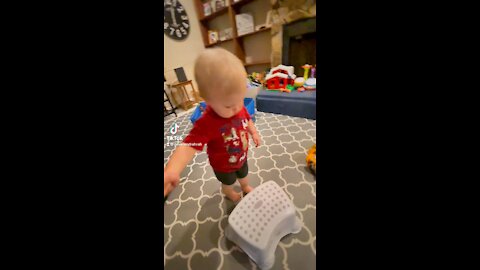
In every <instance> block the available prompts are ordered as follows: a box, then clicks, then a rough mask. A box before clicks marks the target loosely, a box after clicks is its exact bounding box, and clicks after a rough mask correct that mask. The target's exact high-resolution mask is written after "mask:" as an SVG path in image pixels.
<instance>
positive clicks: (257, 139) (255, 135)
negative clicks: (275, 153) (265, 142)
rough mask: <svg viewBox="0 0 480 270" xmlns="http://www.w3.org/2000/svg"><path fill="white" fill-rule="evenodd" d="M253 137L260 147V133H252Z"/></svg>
mask: <svg viewBox="0 0 480 270" xmlns="http://www.w3.org/2000/svg"><path fill="white" fill-rule="evenodd" d="M252 139H253V142H254V143H255V145H256V146H257V147H259V146H260V135H258V133H256V132H255V133H254V134H253V135H252Z"/></svg>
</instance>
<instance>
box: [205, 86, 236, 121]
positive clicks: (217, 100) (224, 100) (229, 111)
mask: <svg viewBox="0 0 480 270" xmlns="http://www.w3.org/2000/svg"><path fill="white" fill-rule="evenodd" d="M244 96H245V95H244V93H243V92H241V91H239V92H237V93H232V94H230V95H228V97H227V96H221V95H213V96H212V97H209V98H208V100H206V102H207V104H208V105H209V106H210V107H211V108H212V109H213V110H214V111H215V112H216V113H217V114H218V115H219V116H221V117H223V118H230V117H232V116H234V115H236V114H237V113H239V112H240V110H241V109H242V108H243V99H244Z"/></svg>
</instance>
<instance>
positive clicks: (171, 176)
mask: <svg viewBox="0 0 480 270" xmlns="http://www.w3.org/2000/svg"><path fill="white" fill-rule="evenodd" d="M163 179H164V180H163V181H164V182H163V194H164V197H167V195H168V194H169V193H170V192H172V190H174V189H175V187H177V185H178V183H179V182H180V175H178V174H175V173H172V172H169V171H164V172H163Z"/></svg>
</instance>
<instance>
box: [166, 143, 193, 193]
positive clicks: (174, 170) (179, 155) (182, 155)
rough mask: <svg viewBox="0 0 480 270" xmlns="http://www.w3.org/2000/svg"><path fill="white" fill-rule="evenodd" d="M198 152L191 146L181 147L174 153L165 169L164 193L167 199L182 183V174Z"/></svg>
mask: <svg viewBox="0 0 480 270" xmlns="http://www.w3.org/2000/svg"><path fill="white" fill-rule="evenodd" d="M196 153H197V150H196V149H195V148H192V147H190V146H184V145H180V146H178V147H177V148H176V149H175V151H174V152H173V154H172V156H171V157H170V160H169V161H168V163H167V166H165V168H164V169H163V177H164V183H163V193H164V196H165V197H166V196H167V195H168V194H169V193H170V192H171V191H172V190H173V189H174V188H175V187H176V186H177V185H178V183H179V182H180V173H181V172H182V171H183V169H185V167H186V166H187V164H188V163H189V162H190V161H191V160H192V159H193V157H194V156H195V154H196Z"/></svg>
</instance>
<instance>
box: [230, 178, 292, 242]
mask: <svg viewBox="0 0 480 270" xmlns="http://www.w3.org/2000/svg"><path fill="white" fill-rule="evenodd" d="M294 209H295V208H294V206H293V204H292V202H291V201H290V199H289V198H288V197H287V195H286V194H285V192H284V191H283V190H282V189H281V188H280V186H278V185H277V184H275V183H274V182H267V183H265V184H263V185H261V186H259V187H257V188H256V189H255V190H254V191H253V192H251V193H250V194H248V195H247V196H245V198H244V199H243V200H242V201H241V202H240V203H239V204H238V205H237V206H236V207H235V209H234V210H233V212H232V213H231V214H230V217H229V224H230V226H232V228H233V229H234V230H235V231H237V232H238V233H239V234H242V235H244V237H245V238H246V239H247V240H249V241H250V242H251V243H252V244H253V245H256V246H258V247H263V246H266V244H267V241H268V239H267V237H268V236H269V234H268V232H269V231H270V230H273V229H274V228H275V227H276V225H277V224H278V223H279V221H281V218H282V214H286V213H288V214H294Z"/></svg>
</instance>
